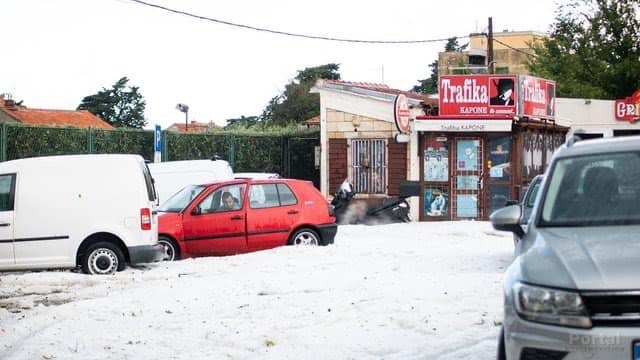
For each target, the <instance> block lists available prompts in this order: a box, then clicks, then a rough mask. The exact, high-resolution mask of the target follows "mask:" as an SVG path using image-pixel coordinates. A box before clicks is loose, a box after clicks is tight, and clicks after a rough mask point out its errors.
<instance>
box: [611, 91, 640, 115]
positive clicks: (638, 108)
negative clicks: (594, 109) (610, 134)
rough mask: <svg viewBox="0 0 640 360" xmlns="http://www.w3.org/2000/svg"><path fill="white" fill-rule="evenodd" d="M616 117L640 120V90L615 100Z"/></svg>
mask: <svg viewBox="0 0 640 360" xmlns="http://www.w3.org/2000/svg"><path fill="white" fill-rule="evenodd" d="M615 112H616V119H617V120H622V121H629V122H632V123H633V122H636V121H639V120H640V90H637V91H636V92H634V93H633V95H631V96H630V97H628V98H625V99H620V100H616V104H615Z"/></svg>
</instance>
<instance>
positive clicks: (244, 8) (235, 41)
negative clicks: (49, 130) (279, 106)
mask: <svg viewBox="0 0 640 360" xmlns="http://www.w3.org/2000/svg"><path fill="white" fill-rule="evenodd" d="M146 1H148V2H151V3H155V4H158V5H163V6H165V7H170V8H174V9H177V10H182V11H186V12H190V13H194V14H198V15H201V16H205V17H209V18H215V19H219V20H224V21H229V22H234V23H240V24H246V25H250V26H254V27H262V28H268V29H273V30H278V31H284V32H290V33H300V34H309V35H316V36H327V37H336V38H349V39H363V40H423V39H442V38H447V37H451V36H466V35H468V34H469V33H472V32H476V31H486V26H487V19H488V17H490V16H491V17H493V24H494V31H502V30H504V29H508V30H510V31H526V30H534V31H540V32H547V31H548V30H549V25H550V24H551V23H552V22H553V19H554V16H555V10H556V7H557V1H554V0H540V1H535V2H531V1H530V0H527V1H523V0H512V1H509V2H507V3H503V2H493V1H491V2H489V1H425V0H415V1H414V0H410V1H396V2H390V1H346V0H324V1H321V2H320V1H313V2H312V1H301V0H263V1H257V0H234V1H213V0H180V1H179V0H146ZM1 4H2V5H1V8H0V9H1V11H0V34H2V39H3V51H2V56H1V57H0V93H11V94H12V95H13V97H14V99H15V100H18V101H19V100H24V103H25V105H27V106H28V107H32V108H50V109H75V108H76V107H77V106H78V104H80V102H81V101H82V98H83V97H84V96H87V95H91V94H95V93H96V92H97V91H99V90H100V89H101V88H103V87H105V88H110V87H111V86H112V85H113V84H114V83H115V82H116V81H117V80H118V79H119V78H121V77H123V76H126V77H128V78H129V79H130V85H136V86H138V87H140V91H141V93H142V95H143V96H144V98H145V99H146V102H147V108H146V112H145V115H146V118H147V120H148V123H149V125H148V126H147V127H148V128H151V127H152V126H153V124H160V125H161V126H162V128H163V129H164V128H166V127H168V126H170V125H171V124H173V123H176V122H179V123H183V122H184V120H185V119H184V114H182V113H180V112H178V110H176V109H175V106H176V104H177V103H179V102H181V103H185V104H187V105H189V107H190V110H189V120H196V121H199V122H209V121H214V122H215V123H217V124H219V125H224V124H225V122H226V121H225V120H226V119H229V118H235V117H240V115H246V116H250V115H259V114H260V113H261V112H262V110H263V109H264V107H265V105H266V104H267V102H268V101H269V99H271V98H272V97H273V96H275V95H277V94H279V93H280V92H281V91H283V89H284V86H285V84H287V83H288V82H289V81H291V80H292V79H293V78H294V77H295V76H296V74H297V70H302V69H304V68H306V67H311V66H318V65H323V64H327V63H332V62H333V63H338V64H340V74H341V75H342V79H343V80H348V81H364V82H376V83H380V82H383V81H384V83H386V84H388V85H389V86H391V87H394V88H398V89H410V88H411V87H412V86H413V85H415V84H417V80H418V79H423V78H425V77H427V76H428V75H429V73H430V72H429V68H428V65H429V64H430V63H432V62H433V61H434V60H435V59H436V57H437V53H438V51H441V50H442V49H443V47H444V44H445V42H435V43H428V44H414V45H376V44H353V43H341V42H329V41H322V40H309V39H301V38H294V37H289V36H282V35H275V34H269V33H265V32H257V31H253V30H247V29H240V28H236V27H230V26H228V25H222V24H218V23H213V22H208V21H203V20H198V19H194V18H190V17H185V16H182V15H177V14H172V13H169V12H166V11H163V10H159V9H156V8H151V7H147V6H143V5H140V4H136V3H134V2H132V1H130V0H5V1H3V2H2V3H1ZM466 41H467V40H466V39H461V40H460V43H464V42H466Z"/></svg>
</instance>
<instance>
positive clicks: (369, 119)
mask: <svg viewBox="0 0 640 360" xmlns="http://www.w3.org/2000/svg"><path fill="white" fill-rule="evenodd" d="M507 82H509V84H510V87H509V86H507V85H505V84H506V83H507ZM443 84H444V85H443ZM439 86H440V95H439V99H434V98H430V97H427V96H424V95H422V94H414V93H406V92H402V91H399V90H393V89H389V88H384V87H380V86H378V87H376V86H364V85H362V84H358V83H345V82H336V81H324V80H320V81H319V82H318V83H317V84H316V86H315V88H314V89H313V90H312V91H315V92H318V93H320V103H321V115H320V126H321V143H322V152H321V160H322V161H321V164H322V165H321V191H322V193H323V194H324V195H326V196H328V197H329V196H330V195H332V194H333V192H334V191H335V190H336V189H337V187H338V186H339V185H340V183H341V182H342V181H343V180H345V179H347V180H349V181H350V182H351V183H352V184H353V185H354V188H355V190H356V192H357V193H358V194H359V195H358V196H359V198H361V199H368V200H372V199H376V198H380V197H385V196H394V195H397V194H398V186H399V184H400V182H401V181H403V180H414V181H419V183H420V186H421V195H420V196H419V197H417V198H412V199H411V200H410V205H411V208H412V216H413V218H414V219H419V220H421V221H432V220H458V219H477V220H486V219H488V216H489V214H490V213H491V212H492V211H493V210H495V209H497V208H500V207H502V206H504V204H505V202H506V201H507V200H510V199H518V198H519V196H520V195H521V194H523V193H524V192H525V191H526V187H527V185H528V183H529V181H530V180H531V179H532V178H533V177H534V176H535V175H537V174H539V173H542V172H543V171H544V169H545V167H546V165H547V164H548V162H549V160H550V159H551V155H552V153H553V151H554V150H555V149H556V148H557V147H558V146H560V145H561V144H562V143H563V142H564V139H565V135H566V133H567V131H568V128H567V127H565V126H562V125H559V124H557V123H556V122H555V120H554V118H555V110H554V107H553V103H554V96H553V94H555V84H554V83H553V82H550V81H546V80H544V79H538V78H532V77H525V76H523V77H520V76H515V75H510V76H499V75H497V76H487V75H475V76H452V77H441V79H440V85H439ZM507 88H508V89H507ZM399 94H403V95H406V96H407V98H408V102H409V113H410V114H409V117H410V119H411V121H410V129H411V131H410V133H409V134H407V135H402V134H400V131H399V130H398V128H397V127H396V126H395V125H394V99H395V98H396V97H397V96H398V95H399ZM505 94H507V96H506V97H505V98H502V99H500V98H499V97H500V96H501V95H505ZM437 103H439V105H437ZM433 108H439V114H438V115H425V114H432V111H431V110H432V109H433Z"/></svg>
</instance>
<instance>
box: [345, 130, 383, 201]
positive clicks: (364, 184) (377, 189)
mask: <svg viewBox="0 0 640 360" xmlns="http://www.w3.org/2000/svg"><path fill="white" fill-rule="evenodd" d="M351 179H352V181H351V182H352V183H353V186H354V190H355V191H356V192H357V193H360V194H384V193H386V189H387V141H386V140H384V139H357V140H355V139H354V140H351Z"/></svg>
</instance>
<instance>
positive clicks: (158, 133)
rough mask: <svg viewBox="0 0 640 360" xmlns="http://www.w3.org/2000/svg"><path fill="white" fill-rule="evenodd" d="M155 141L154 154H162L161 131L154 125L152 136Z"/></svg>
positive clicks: (158, 126)
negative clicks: (154, 130)
mask: <svg viewBox="0 0 640 360" xmlns="http://www.w3.org/2000/svg"><path fill="white" fill-rule="evenodd" d="M154 140H155V150H154V151H156V152H162V130H161V129H160V125H156V132H155V136H154Z"/></svg>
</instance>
